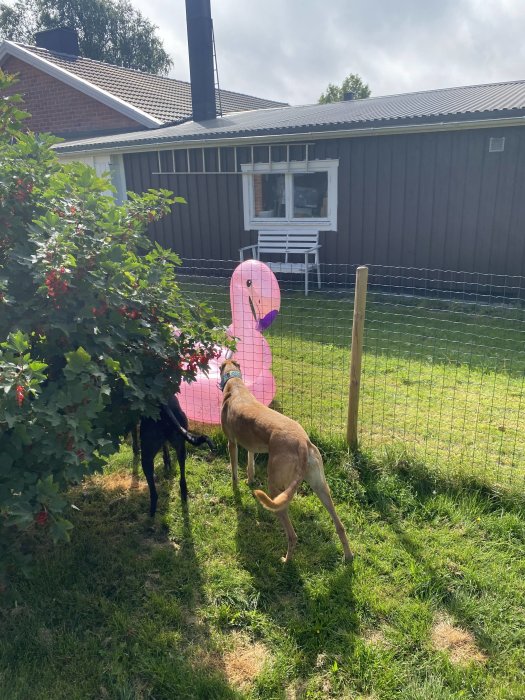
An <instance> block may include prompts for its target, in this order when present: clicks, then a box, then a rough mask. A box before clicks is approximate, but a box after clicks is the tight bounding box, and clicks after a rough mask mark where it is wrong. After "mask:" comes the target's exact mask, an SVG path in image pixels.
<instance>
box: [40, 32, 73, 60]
mask: <svg viewBox="0 0 525 700" xmlns="http://www.w3.org/2000/svg"><path fill="white" fill-rule="evenodd" d="M35 42H36V45H37V46H39V47H40V48H41V49H48V50H49V51H55V52H56V53H67V54H69V55H70V56H78V55H79V54H80V50H79V47H78V34H77V32H76V30H75V29H71V28H70V27H57V28H56V29H43V30H42V31H41V32H36V34H35Z"/></svg>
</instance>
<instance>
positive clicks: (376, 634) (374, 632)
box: [363, 628, 390, 647]
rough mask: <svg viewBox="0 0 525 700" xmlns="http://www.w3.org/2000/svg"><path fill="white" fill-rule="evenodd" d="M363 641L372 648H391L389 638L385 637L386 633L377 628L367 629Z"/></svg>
mask: <svg viewBox="0 0 525 700" xmlns="http://www.w3.org/2000/svg"><path fill="white" fill-rule="evenodd" d="M363 639H364V641H365V642H366V643H367V644H370V645H372V646H379V647H388V646H390V645H389V643H388V640H387V638H386V637H385V633H384V632H383V630H381V629H376V628H373V629H372V628H371V629H367V630H365V631H364V633H363Z"/></svg>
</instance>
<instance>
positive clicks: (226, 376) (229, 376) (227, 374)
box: [220, 369, 242, 391]
mask: <svg viewBox="0 0 525 700" xmlns="http://www.w3.org/2000/svg"><path fill="white" fill-rule="evenodd" d="M234 377H238V378H239V379H242V374H241V373H240V372H239V370H238V369H232V371H231V372H225V373H224V374H223V375H222V377H221V384H220V388H221V391H224V387H225V386H226V384H227V383H228V382H229V381H230V379H233V378H234Z"/></svg>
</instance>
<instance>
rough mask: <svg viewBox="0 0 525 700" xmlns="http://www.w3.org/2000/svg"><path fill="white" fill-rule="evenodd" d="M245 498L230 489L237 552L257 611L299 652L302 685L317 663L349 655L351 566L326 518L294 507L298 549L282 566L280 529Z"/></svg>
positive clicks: (353, 630)
mask: <svg viewBox="0 0 525 700" xmlns="http://www.w3.org/2000/svg"><path fill="white" fill-rule="evenodd" d="M256 478H257V477H256ZM261 486H262V488H265V486H264V485H263V484H262V483H261ZM243 490H244V489H243ZM246 498H248V499H250V496H246V495H245V496H244V498H243V495H242V494H241V492H240V490H239V489H238V488H236V489H234V503H235V508H236V514H237V533H236V542H237V551H238V553H239V557H240V559H241V561H242V565H243V567H244V568H245V569H246V570H247V571H249V573H250V574H251V576H252V579H253V584H254V586H255V587H256V589H257V591H258V592H259V594H260V598H259V610H260V611H261V612H263V613H264V614H265V615H267V616H269V617H270V618H271V619H272V621H273V623H274V624H275V625H276V626H277V627H278V628H279V629H280V630H281V631H282V632H283V633H284V634H286V636H287V637H288V638H289V639H291V640H292V642H293V643H294V645H296V646H297V648H298V649H299V651H300V659H301V661H300V668H297V669H296V670H297V673H298V675H300V677H301V679H302V681H304V680H305V679H307V678H308V677H309V676H310V675H312V674H315V673H318V672H319V663H322V659H324V658H333V657H334V656H336V655H338V654H340V653H341V650H342V649H344V650H345V654H346V653H348V654H350V653H351V651H352V649H353V647H354V644H355V638H356V636H357V634H358V628H359V625H358V618H357V615H356V603H355V598H354V594H353V590H352V585H353V577H354V571H353V567H352V565H351V564H349V565H344V564H343V559H342V551H341V546H340V542H339V539H338V537H337V534H336V532H335V528H334V527H333V525H332V521H331V520H328V517H329V516H327V518H325V519H324V520H325V521H326V522H322V521H321V518H319V515H318V513H316V512H311V510H310V511H306V510H305V509H303V508H300V507H298V506H297V504H294V503H293V502H292V506H291V508H290V516H291V519H292V521H293V525H294V528H295V530H296V532H297V535H298V544H297V548H296V550H295V554H294V558H293V559H292V561H291V562H289V563H288V564H284V563H283V562H282V561H281V555H284V554H285V552H286V536H285V534H284V531H283V529H282V527H281V524H280V523H279V521H278V519H277V518H276V517H275V515H274V514H273V513H270V512H268V511H265V510H262V509H261V508H260V507H259V506H258V504H257V502H256V501H255V499H253V501H251V500H248V502H246ZM320 507H321V508H322V506H320ZM320 571H322V572H323V573H326V576H323V577H322V580H321V581H319V582H318V585H314V586H312V585H311V584H312V578H313V577H314V576H315V575H316V574H318V573H319V572H320ZM283 697H284V691H283Z"/></svg>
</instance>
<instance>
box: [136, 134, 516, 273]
mask: <svg viewBox="0 0 525 700" xmlns="http://www.w3.org/2000/svg"><path fill="white" fill-rule="evenodd" d="M491 136H505V150H504V151H503V152H502V153H489V150H488V146H489V138H490V137H491ZM276 150H277V149H276ZM315 155H316V158H318V159H325V158H339V182H338V226H339V229H338V231H337V232H322V233H321V242H322V251H321V254H322V259H323V261H324V262H327V263H330V262H347V263H350V264H361V263H369V264H374V265H389V266H390V265H392V266H403V267H418V268H438V269H444V270H447V269H448V270H464V271H468V272H488V273H493V274H515V275H522V274H525V130H524V129H523V128H520V127H512V128H506V129H501V128H500V129H494V130H486V129H477V130H470V131H455V132H441V133H438V132H436V133H427V134H405V135H392V136H374V137H363V138H351V139H334V140H326V141H318V142H317V143H316V144H315ZM210 157H211V158H213V156H212V155H211V154H210ZM210 162H211V161H210ZM125 168H126V180H127V186H128V189H131V190H134V191H136V192H141V191H144V190H146V189H148V188H150V187H165V188H167V189H170V190H173V191H174V192H175V193H176V194H177V195H181V196H183V197H184V198H185V199H186V200H187V202H188V204H187V205H177V206H175V207H174V209H173V213H172V214H171V216H170V217H167V218H166V219H165V220H164V221H162V222H159V223H158V224H154V225H153V226H152V229H151V234H152V236H153V237H154V238H155V239H156V240H158V241H159V242H160V243H162V244H163V245H165V246H170V247H172V248H173V249H174V250H176V251H177V252H178V253H179V254H180V255H181V256H182V257H184V258H210V259H216V260H217V259H222V260H227V259H232V260H235V259H237V258H238V250H239V248H240V247H241V246H243V245H247V244H248V243H250V242H252V241H253V240H255V237H256V234H255V232H247V231H244V226H243V201H242V181H241V175H240V174H239V175H230V174H229V175H225V174H221V175H194V174H193V175H192V174H189V175H187V174H177V175H169V174H168V175H152V173H153V172H155V171H156V170H157V169H158V159H157V155H156V153H140V154H132V155H126V156H125Z"/></svg>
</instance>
